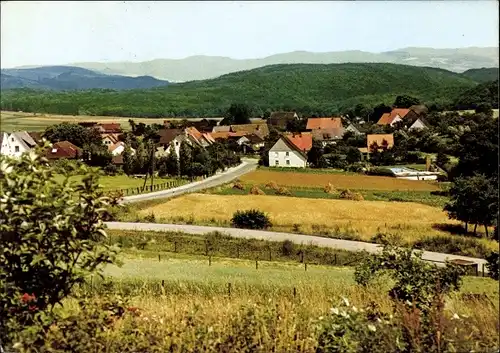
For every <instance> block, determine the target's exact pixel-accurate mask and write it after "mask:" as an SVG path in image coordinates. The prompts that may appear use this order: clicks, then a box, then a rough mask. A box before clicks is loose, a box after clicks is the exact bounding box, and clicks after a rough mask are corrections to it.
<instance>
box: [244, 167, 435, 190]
mask: <svg viewBox="0 0 500 353" xmlns="http://www.w3.org/2000/svg"><path fill="white" fill-rule="evenodd" d="M240 180H241V181H242V182H243V183H245V184H257V185H266V184H267V183H269V182H272V181H274V182H275V183H276V184H278V185H279V186H285V187H308V188H323V187H324V186H326V185H327V184H328V183H331V184H332V185H333V186H334V187H335V188H337V189H351V190H358V189H359V190H381V191H382V190H384V191H407V190H412V191H437V190H440V188H439V185H438V184H437V183H436V182H430V181H416V180H404V179H396V178H391V177H382V176H369V175H362V174H356V173H340V172H337V173H320V174H317V173H302V172H295V171H290V172H280V171H272V170H256V171H253V172H250V173H248V174H245V175H243V176H242V177H241V178H240Z"/></svg>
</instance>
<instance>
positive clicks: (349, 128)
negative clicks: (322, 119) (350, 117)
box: [345, 123, 363, 135]
mask: <svg viewBox="0 0 500 353" xmlns="http://www.w3.org/2000/svg"><path fill="white" fill-rule="evenodd" d="M345 131H346V132H347V131H349V132H352V133H353V134H354V135H363V133H362V132H361V131H359V129H358V128H357V127H356V126H354V124H352V123H350V124H349V125H347V127H346V128H345Z"/></svg>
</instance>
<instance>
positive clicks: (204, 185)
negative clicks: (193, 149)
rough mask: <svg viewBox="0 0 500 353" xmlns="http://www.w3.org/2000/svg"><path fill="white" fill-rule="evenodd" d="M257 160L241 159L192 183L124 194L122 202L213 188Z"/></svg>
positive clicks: (236, 175) (254, 164)
mask: <svg viewBox="0 0 500 353" xmlns="http://www.w3.org/2000/svg"><path fill="white" fill-rule="evenodd" d="M257 162H258V161H257V160H256V159H251V158H248V159H242V163H241V164H240V165H239V166H236V167H232V168H229V169H227V170H226V171H224V172H222V173H219V174H215V175H213V176H211V177H208V178H206V179H204V180H201V181H196V182H193V183H189V184H185V185H182V186H179V187H176V188H172V189H168V190H162V191H156V192H150V193H147V194H140V195H133V196H126V197H124V198H123V203H131V202H139V201H146V200H153V199H161V198H168V197H174V196H179V195H182V194H185V193H189V192H195V191H200V190H203V189H208V188H213V187H215V186H219V185H222V184H225V183H228V182H230V181H231V180H234V179H236V178H238V177H240V176H242V175H243V174H246V173H248V172H251V171H252V170H255V169H256V168H257Z"/></svg>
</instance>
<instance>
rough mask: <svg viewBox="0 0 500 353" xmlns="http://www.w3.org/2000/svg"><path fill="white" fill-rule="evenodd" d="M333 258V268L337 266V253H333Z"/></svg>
mask: <svg viewBox="0 0 500 353" xmlns="http://www.w3.org/2000/svg"><path fill="white" fill-rule="evenodd" d="M334 258H335V266H337V253H335V255H334Z"/></svg>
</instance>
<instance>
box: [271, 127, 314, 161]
mask: <svg viewBox="0 0 500 353" xmlns="http://www.w3.org/2000/svg"><path fill="white" fill-rule="evenodd" d="M311 148H312V134H311V133H304V132H303V133H299V134H285V135H282V136H281V137H280V139H279V140H278V141H277V142H276V143H275V144H274V145H273V147H271V149H270V150H269V166H270V167H291V168H305V167H307V152H308V151H309V150H310V149H311Z"/></svg>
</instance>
